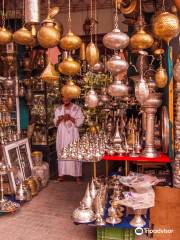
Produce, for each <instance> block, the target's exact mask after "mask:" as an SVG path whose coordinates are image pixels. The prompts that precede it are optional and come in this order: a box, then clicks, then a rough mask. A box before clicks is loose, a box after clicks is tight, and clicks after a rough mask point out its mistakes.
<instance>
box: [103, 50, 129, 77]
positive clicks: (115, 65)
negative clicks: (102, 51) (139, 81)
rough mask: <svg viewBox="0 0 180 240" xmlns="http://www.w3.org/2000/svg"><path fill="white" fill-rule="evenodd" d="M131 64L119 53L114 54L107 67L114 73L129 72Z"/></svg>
mask: <svg viewBox="0 0 180 240" xmlns="http://www.w3.org/2000/svg"><path fill="white" fill-rule="evenodd" d="M128 67H129V64H128V62H127V61H126V60H124V59H122V57H121V56H119V55H118V54H115V55H113V56H112V57H111V58H110V59H109V60H108V61H107V63H106V68H107V70H108V71H109V72H111V73H112V75H114V76H115V75H117V74H119V73H123V72H125V73H126V72H127V70H128Z"/></svg>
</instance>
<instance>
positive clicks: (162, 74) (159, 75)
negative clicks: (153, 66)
mask: <svg viewBox="0 0 180 240" xmlns="http://www.w3.org/2000/svg"><path fill="white" fill-rule="evenodd" d="M159 52H160V51H159ZM156 53H157V51H156ZM155 81H156V86H157V87H158V88H164V87H165V86H166V84H167V81H168V76H167V72H166V69H165V68H163V66H162V54H160V67H159V68H158V69H157V70H156V73H155Z"/></svg>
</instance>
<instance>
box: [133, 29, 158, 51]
mask: <svg viewBox="0 0 180 240" xmlns="http://www.w3.org/2000/svg"><path fill="white" fill-rule="evenodd" d="M153 42H154V39H153V37H152V36H151V35H150V34H148V33H146V32H145V31H144V29H143V28H141V29H140V30H139V31H138V32H136V33H135V34H133V35H132V37H131V38H130V44H131V47H132V48H133V49H138V50H141V49H146V48H150V47H151V46H152V45H153Z"/></svg>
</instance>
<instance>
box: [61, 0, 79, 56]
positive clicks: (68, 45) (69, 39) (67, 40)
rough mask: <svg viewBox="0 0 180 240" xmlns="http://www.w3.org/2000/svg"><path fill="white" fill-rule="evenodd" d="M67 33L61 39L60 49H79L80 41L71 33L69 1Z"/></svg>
mask: <svg viewBox="0 0 180 240" xmlns="http://www.w3.org/2000/svg"><path fill="white" fill-rule="evenodd" d="M68 25H69V30H68V33H67V34H66V35H65V36H64V37H63V38H62V39H61V41H60V47H61V48H62V49H64V50H67V51H72V50H75V49H78V48H80V46H81V43H82V41H81V39H80V37H78V36H77V35H75V34H74V33H73V32H72V31H71V1H70V0H69V13H68Z"/></svg>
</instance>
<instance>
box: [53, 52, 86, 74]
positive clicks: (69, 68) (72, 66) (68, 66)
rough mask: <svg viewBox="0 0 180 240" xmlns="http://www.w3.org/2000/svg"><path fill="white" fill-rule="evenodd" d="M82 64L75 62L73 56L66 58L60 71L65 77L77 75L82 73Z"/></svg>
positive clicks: (59, 66)
mask: <svg viewBox="0 0 180 240" xmlns="http://www.w3.org/2000/svg"><path fill="white" fill-rule="evenodd" d="M80 68H81V66H80V64H79V63H78V62H77V61H75V60H74V59H73V58H72V57H71V56H68V57H67V58H65V59H64V60H63V61H62V62H61V63H60V64H59V65H58V70H59V72H60V73H62V74H64V75H69V76H71V75H75V74H77V73H78V72H79V71H80Z"/></svg>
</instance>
